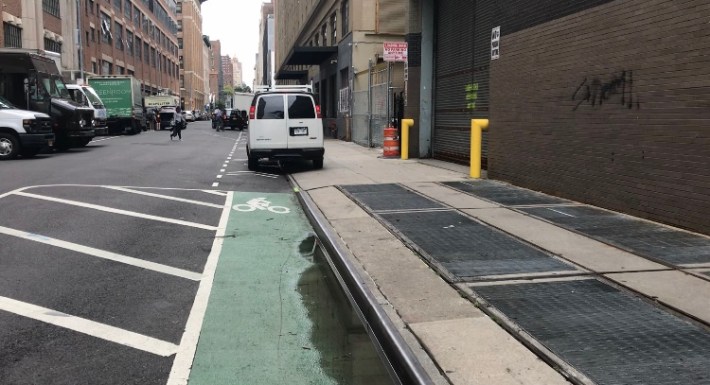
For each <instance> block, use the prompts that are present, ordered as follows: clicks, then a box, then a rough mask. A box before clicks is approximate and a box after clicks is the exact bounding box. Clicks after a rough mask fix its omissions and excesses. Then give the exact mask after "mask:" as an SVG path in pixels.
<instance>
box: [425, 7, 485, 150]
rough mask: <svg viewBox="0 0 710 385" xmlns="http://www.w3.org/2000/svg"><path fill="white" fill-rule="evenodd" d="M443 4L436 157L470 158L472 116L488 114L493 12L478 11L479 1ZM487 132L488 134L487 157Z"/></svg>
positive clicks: (440, 11) (439, 20)
mask: <svg viewBox="0 0 710 385" xmlns="http://www.w3.org/2000/svg"><path fill="white" fill-rule="evenodd" d="M437 4H438V10H437V18H436V22H437V40H436V79H435V89H434V98H435V101H434V103H435V104H434V106H435V107H434V108H435V111H434V131H433V139H432V151H433V156H434V158H437V159H443V160H448V161H453V162H459V163H468V162H469V159H470V148H471V146H470V137H471V119H473V118H487V117H488V92H489V87H488V84H489V82H488V69H489V64H490V28H488V32H484V31H485V29H484V28H487V25H489V24H490V23H491V22H490V20H491V19H492V17H491V13H490V12H486V13H482V11H483V10H482V9H480V7H479V8H478V10H477V9H476V2H475V1H465V0H445V1H439V2H437ZM477 11H478V16H477V17H475V14H476V12H477ZM467 88H468V90H467ZM474 95H475V96H474ZM473 97H475V99H473ZM474 103H475V107H474V105H473V104H474ZM487 137H488V135H487V134H484V147H483V155H484V158H485V156H486V154H487ZM484 164H485V159H484Z"/></svg>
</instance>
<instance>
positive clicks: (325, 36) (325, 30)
mask: <svg viewBox="0 0 710 385" xmlns="http://www.w3.org/2000/svg"><path fill="white" fill-rule="evenodd" d="M320 34H321V35H322V37H323V46H324V47H326V46H328V27H327V26H326V25H325V24H324V25H323V26H322V27H321V28H320Z"/></svg>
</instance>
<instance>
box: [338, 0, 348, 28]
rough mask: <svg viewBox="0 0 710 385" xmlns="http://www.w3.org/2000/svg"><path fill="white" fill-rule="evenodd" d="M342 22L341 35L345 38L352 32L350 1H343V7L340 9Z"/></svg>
mask: <svg viewBox="0 0 710 385" xmlns="http://www.w3.org/2000/svg"><path fill="white" fill-rule="evenodd" d="M340 21H341V22H342V24H343V27H342V28H341V29H340V33H341V34H342V35H343V36H345V35H347V34H348V32H350V4H348V0H343V6H342V8H340Z"/></svg>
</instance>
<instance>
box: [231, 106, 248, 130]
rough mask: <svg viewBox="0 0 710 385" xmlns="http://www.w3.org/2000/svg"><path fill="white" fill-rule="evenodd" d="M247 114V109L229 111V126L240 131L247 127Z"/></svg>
mask: <svg viewBox="0 0 710 385" xmlns="http://www.w3.org/2000/svg"><path fill="white" fill-rule="evenodd" d="M246 115H247V114H246V111H241V110H232V112H230V113H229V128H231V129H232V130H234V129H237V130H239V131H241V130H243V129H245V128H247V119H246Z"/></svg>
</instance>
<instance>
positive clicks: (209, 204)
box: [102, 186, 224, 209]
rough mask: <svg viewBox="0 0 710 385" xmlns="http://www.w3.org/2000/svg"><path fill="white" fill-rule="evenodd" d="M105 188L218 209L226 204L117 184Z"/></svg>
mask: <svg viewBox="0 0 710 385" xmlns="http://www.w3.org/2000/svg"><path fill="white" fill-rule="evenodd" d="M102 187H103V188H107V189H111V190H117V191H124V192H128V193H131V194H138V195H145V196H149V197H154V198H160V199H166V200H169V201H176V202H183V203H190V204H193V205H200V206H207V207H214V208H217V209H221V208H224V205H216V204H214V203H207V202H200V201H195V200H192V199H184V198H178V197H173V196H170V195H160V194H153V193H149V192H145V191H138V190H131V189H128V188H124V187H115V186H102Z"/></svg>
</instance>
